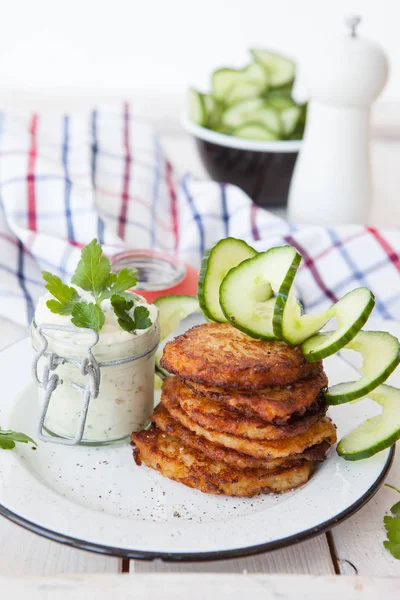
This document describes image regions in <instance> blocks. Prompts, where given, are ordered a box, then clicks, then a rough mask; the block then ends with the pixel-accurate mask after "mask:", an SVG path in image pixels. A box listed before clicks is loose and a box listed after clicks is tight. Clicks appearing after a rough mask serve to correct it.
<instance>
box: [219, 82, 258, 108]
mask: <svg viewBox="0 0 400 600" xmlns="http://www.w3.org/2000/svg"><path fill="white" fill-rule="evenodd" d="M260 93H261V90H260V85H259V84H258V83H257V82H256V81H240V82H238V83H236V84H235V85H233V86H232V87H231V88H230V90H229V91H228V93H227V95H226V96H225V102H226V104H228V105H231V104H235V102H241V101H242V100H247V99H248V98H254V97H257V96H258V95H259V94H260Z"/></svg>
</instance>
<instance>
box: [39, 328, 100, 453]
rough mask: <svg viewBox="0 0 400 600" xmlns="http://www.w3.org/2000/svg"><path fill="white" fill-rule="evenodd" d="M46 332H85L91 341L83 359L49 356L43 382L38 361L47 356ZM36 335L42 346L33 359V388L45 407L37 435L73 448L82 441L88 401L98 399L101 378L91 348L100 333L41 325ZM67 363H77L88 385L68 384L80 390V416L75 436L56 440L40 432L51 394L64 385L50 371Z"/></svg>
mask: <svg viewBox="0 0 400 600" xmlns="http://www.w3.org/2000/svg"><path fill="white" fill-rule="evenodd" d="M46 330H52V331H66V332H68V333H80V334H82V333H83V332H85V333H87V334H88V335H89V336H90V337H91V338H92V339H91V341H89V343H88V345H87V356H86V357H85V358H83V359H82V360H76V361H75V360H74V361H71V360H69V359H67V358H65V357H63V356H59V355H58V354H56V353H55V352H51V353H50V354H49V356H48V360H47V364H46V365H45V366H44V368H43V374H42V379H40V377H39V374H38V365H39V360H40V359H41V358H42V356H43V355H45V354H46V352H47V349H48V346H49V341H48V339H47V337H46V335H45V333H44V332H45V331H46ZM37 333H38V335H39V338H40V340H41V342H42V347H41V348H40V349H39V350H38V351H37V353H36V355H35V358H34V360H33V363H32V374H33V378H34V380H35V383H36V385H37V386H38V387H41V388H43V389H44V390H45V396H44V404H43V408H42V412H41V413H40V416H39V425H38V431H37V436H38V438H39V439H40V440H42V441H43V442H52V443H54V444H62V445H64V446H76V445H78V444H80V442H81V441H82V438H83V432H84V430H85V425H86V418H87V413H88V409H89V404H90V401H91V399H92V398H97V396H98V395H99V389H100V379H101V374H100V365H99V363H98V362H97V360H96V359H95V357H94V356H93V353H92V348H93V347H94V346H95V345H96V344H97V342H98V341H99V334H98V332H97V331H94V330H93V329H88V328H78V327H74V326H73V325H55V324H46V323H45V324H43V325H39V326H38V327H37ZM66 362H69V363H71V362H73V363H74V364H76V366H77V367H78V369H79V371H80V373H81V374H82V375H87V376H88V382H87V384H86V386H83V385H80V384H79V383H76V382H74V381H71V382H70V384H69V385H70V387H72V388H73V389H75V390H78V391H81V392H82V395H83V404H82V411H81V414H80V417H79V422H78V429H77V432H76V435H75V437H74V438H73V439H66V438H62V437H55V436H52V435H46V434H45V433H43V428H44V422H45V420H46V415H47V411H48V408H49V404H50V400H51V397H52V394H53V392H54V391H55V390H56V389H57V387H58V386H59V385H63V384H64V382H63V380H62V379H60V377H59V376H58V375H57V373H52V371H55V370H56V369H57V367H58V366H59V365H62V364H64V363H66Z"/></svg>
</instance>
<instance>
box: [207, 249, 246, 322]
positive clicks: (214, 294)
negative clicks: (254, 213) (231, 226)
mask: <svg viewBox="0 0 400 600" xmlns="http://www.w3.org/2000/svg"><path fill="white" fill-rule="evenodd" d="M256 254H257V252H256V250H254V248H252V247H251V246H249V245H248V244H246V242H244V241H243V240H237V239H236V238H229V237H228V238H225V239H224V240H221V241H220V242H218V243H217V244H215V246H213V247H212V248H211V249H210V250H206V252H205V253H204V257H203V260H202V261H201V267H200V275H199V282H198V290H197V294H198V298H199V303H200V308H201V310H202V311H203V313H204V314H205V316H206V317H207V318H208V319H211V320H212V321H217V322H219V323H224V322H225V321H226V320H227V319H226V317H225V315H224V313H223V312H222V309H221V306H220V303H219V288H220V285H221V283H222V280H223V279H224V277H225V275H226V274H227V273H228V271H230V269H232V268H233V267H236V266H237V265H238V264H240V263H241V262H243V261H244V260H246V259H247V258H250V257H252V256H255V255H256Z"/></svg>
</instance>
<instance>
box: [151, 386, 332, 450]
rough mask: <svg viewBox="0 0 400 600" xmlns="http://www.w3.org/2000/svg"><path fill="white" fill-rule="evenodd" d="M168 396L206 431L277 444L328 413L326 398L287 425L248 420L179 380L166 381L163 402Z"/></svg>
mask: <svg viewBox="0 0 400 600" xmlns="http://www.w3.org/2000/svg"><path fill="white" fill-rule="evenodd" d="M166 395H168V396H169V397H170V400H171V401H172V402H173V403H177V404H179V405H180V406H181V408H182V409H183V410H184V411H185V412H186V413H187V414H188V415H189V417H190V418H191V419H192V420H193V421H195V422H196V423H198V424H199V425H201V426H203V427H205V428H206V429H211V430H216V431H219V432H221V433H231V434H232V435H238V436H243V437H246V438H249V439H254V440H274V439H282V438H287V437H293V436H295V435H299V434H300V433H302V432H303V431H305V430H306V429H308V427H310V425H311V424H312V423H315V422H316V421H318V420H320V419H321V418H322V417H323V416H324V414H325V412H326V404H325V400H324V397H323V396H322V398H320V400H319V402H316V403H314V405H313V407H312V408H310V409H309V410H308V412H306V413H305V415H304V416H302V417H294V418H292V419H290V420H288V421H287V422H286V423H285V425H276V424H274V423H268V422H267V421H264V420H262V419H260V418H259V417H249V416H248V415H246V414H245V413H243V412H240V411H238V410H237V409H235V408H231V407H230V406H227V405H225V404H223V403H221V402H218V401H215V400H211V399H209V398H207V397H206V396H200V395H198V394H196V393H195V392H193V391H192V390H191V389H190V388H189V387H188V386H187V385H185V383H184V382H183V381H181V380H180V379H179V378H178V377H167V379H165V380H164V382H163V387H162V402H163V403H164V404H165V402H164V398H165V396H166Z"/></svg>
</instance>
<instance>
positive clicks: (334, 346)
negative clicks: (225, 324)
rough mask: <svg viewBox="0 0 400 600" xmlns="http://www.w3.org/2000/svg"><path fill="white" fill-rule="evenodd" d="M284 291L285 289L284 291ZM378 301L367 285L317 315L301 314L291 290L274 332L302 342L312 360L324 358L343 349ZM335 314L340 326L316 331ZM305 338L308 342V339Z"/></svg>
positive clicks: (304, 349) (282, 336)
mask: <svg viewBox="0 0 400 600" xmlns="http://www.w3.org/2000/svg"><path fill="white" fill-rule="evenodd" d="M282 293H284V292H282ZM374 305H375V300H374V295H373V293H372V292H371V291H370V290H369V289H368V288H365V287H361V288H357V289H355V290H353V291H351V292H349V293H348V294H346V295H345V296H343V298H341V299H340V300H339V301H338V302H336V303H335V304H333V305H332V306H331V307H330V308H328V310H326V311H324V312H323V313H320V314H318V315H302V314H301V306H300V305H299V303H298V301H297V299H296V297H295V295H294V292H293V288H291V289H290V290H289V293H288V299H287V302H286V303H285V304H284V310H283V311H281V312H278V307H277V311H276V313H275V315H274V331H275V334H276V336H277V337H281V338H283V339H284V340H286V341H287V342H289V343H290V344H293V345H297V344H301V343H302V342H304V343H303V344H302V349H303V352H304V355H305V357H306V358H307V360H308V361H309V362H313V361H316V360H322V359H323V358H326V357H327V356H330V355H331V354H334V353H335V352H337V351H338V350H340V349H341V348H343V347H344V346H345V345H346V344H348V342H350V340H352V339H353V338H354V337H355V336H356V335H357V333H358V332H359V331H360V330H361V328H362V327H363V326H364V325H365V323H366V322H367V319H368V317H369V315H370V314H371V311H372V309H373V308H374ZM333 317H335V318H336V320H337V324H338V326H337V329H336V330H335V331H332V332H327V333H324V334H318V333H317V332H318V331H319V330H320V329H321V327H323V326H324V325H325V324H326V323H327V322H328V321H329V320H330V319H332V318H333ZM305 340H306V341H305Z"/></svg>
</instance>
